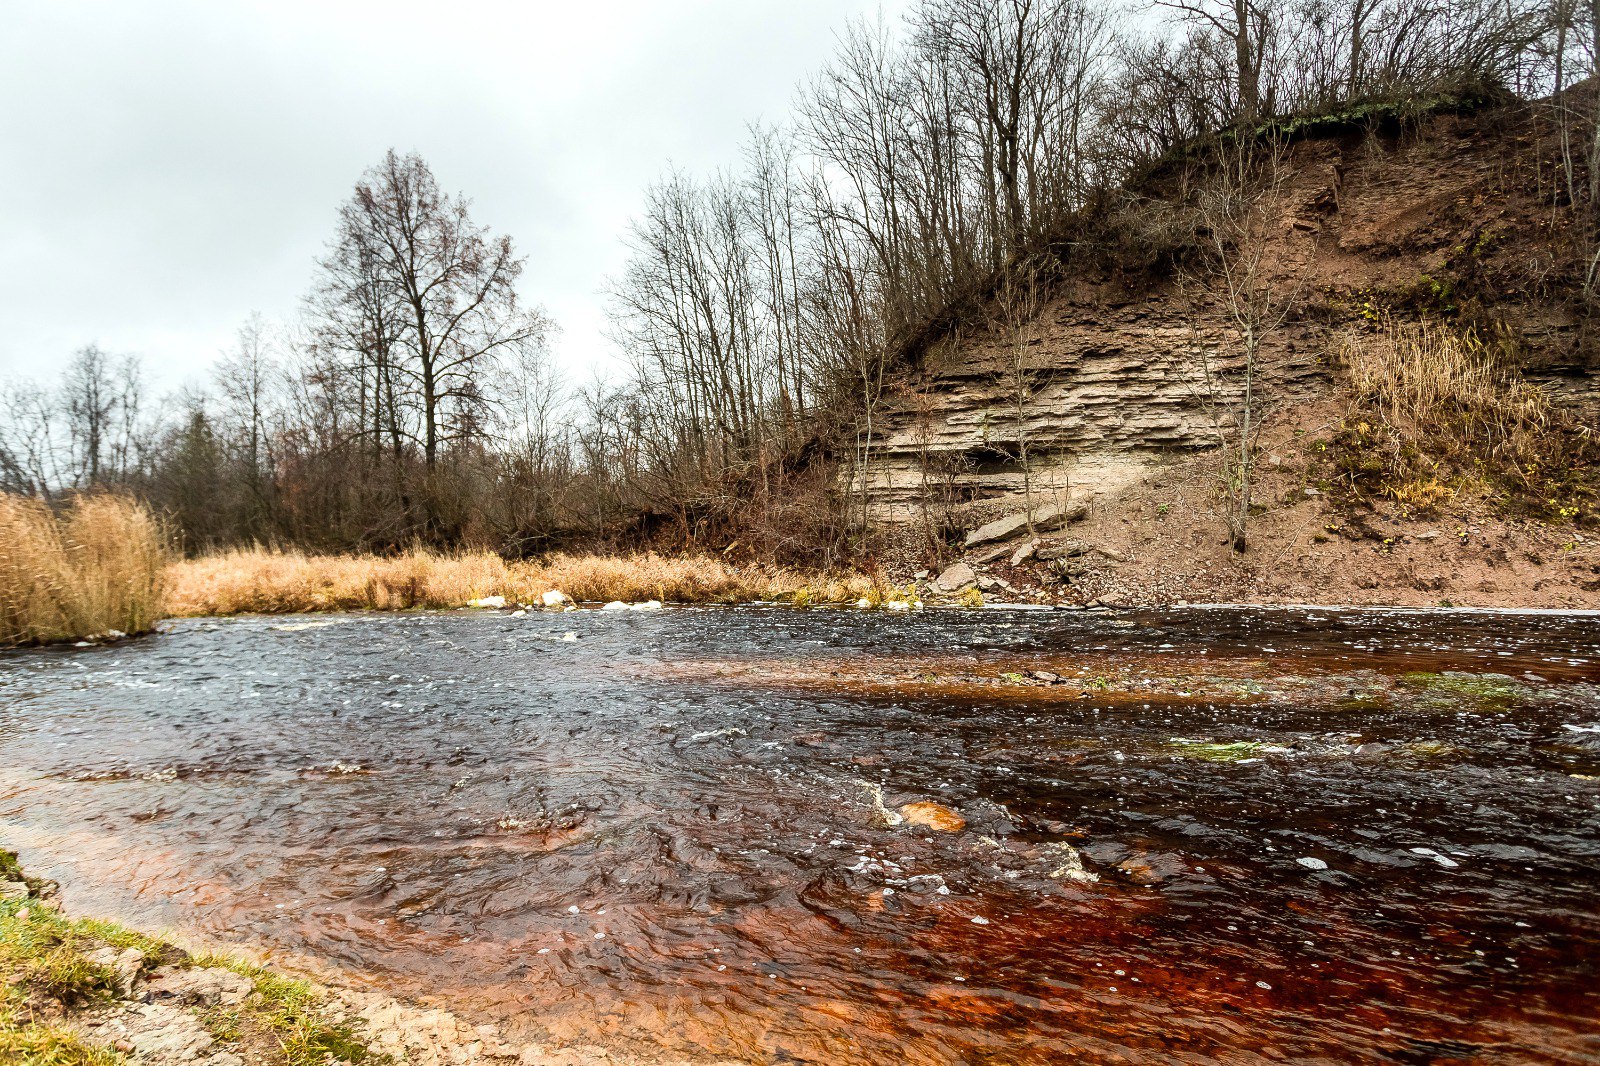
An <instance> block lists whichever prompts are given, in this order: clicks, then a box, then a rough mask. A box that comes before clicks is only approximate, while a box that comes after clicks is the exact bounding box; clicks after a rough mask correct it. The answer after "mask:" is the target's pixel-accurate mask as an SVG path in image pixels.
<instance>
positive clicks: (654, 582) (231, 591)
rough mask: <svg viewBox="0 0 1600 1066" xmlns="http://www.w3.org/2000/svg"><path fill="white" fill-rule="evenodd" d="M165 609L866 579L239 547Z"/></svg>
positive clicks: (857, 587) (825, 590) (698, 598)
mask: <svg viewBox="0 0 1600 1066" xmlns="http://www.w3.org/2000/svg"><path fill="white" fill-rule="evenodd" d="M169 581H170V591H169V593H168V599H167V610H168V613H170V614H172V615H175V616H180V617H193V616H198V615H226V614H241V613H262V614H281V613H289V612H302V611H349V610H380V611H381V610H405V609H409V608H449V607H460V606H463V605H464V604H466V603H467V601H469V600H474V599H480V598H482V597H486V596H504V597H505V598H506V600H507V601H508V602H514V603H538V602H539V600H540V597H541V596H542V595H543V594H544V593H545V592H547V591H550V590H559V591H561V592H563V593H565V594H566V595H567V596H568V597H570V598H572V599H574V600H579V601H594V602H607V601H611V600H623V601H627V602H639V601H643V600H661V601H663V602H667V603H739V602H749V601H753V600H768V601H796V600H798V601H801V602H812V603H825V602H843V601H854V600H855V599H857V598H858V597H861V596H865V595H867V594H868V593H869V592H870V591H871V584H870V582H868V581H867V579H865V578H862V577H858V576H853V575H850V576H835V575H827V574H817V573H805V572H801V571H795V570H782V569H769V568H764V567H754V566H733V565H730V564H728V563H725V562H722V561H721V560H718V559H714V558H709V557H705V556H698V557H682V558H678V557H666V556H660V555H653V554H647V555H629V556H599V555H584V556H569V555H558V556H554V557H553V558H551V559H549V560H546V561H544V562H512V563H508V562H506V561H505V560H504V559H501V558H500V557H499V556H496V555H492V554H489V553H487V552H477V553H468V554H459V555H441V554H436V553H433V552H427V551H413V552H409V553H407V554H405V555H399V556H393V557H379V556H371V555H365V556H329V555H304V554H301V553H298V552H277V551H266V550H261V549H257V550H251V551H234V552H228V553H225V554H221V555H212V556H207V557H205V558H202V559H194V560H188V561H184V562H180V563H177V564H175V565H174V566H173V568H172V571H171V574H170V577H169Z"/></svg>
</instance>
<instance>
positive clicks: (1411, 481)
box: [1335, 321, 1595, 519]
mask: <svg viewBox="0 0 1600 1066" xmlns="http://www.w3.org/2000/svg"><path fill="white" fill-rule="evenodd" d="M1339 356H1340V360H1341V362H1342V363H1343V364H1344V367H1345V369H1346V371H1347V373H1348V375H1349V383H1350V388H1351V391H1352V393H1353V394H1354V395H1353V399H1352V403H1351V407H1350V411H1349V414H1348V416H1347V417H1346V419H1345V421H1344V425H1343V427H1342V429H1341V431H1340V433H1339V434H1338V435H1337V437H1336V439H1335V443H1336V444H1337V445H1338V446H1339V452H1340V456H1339V460H1338V461H1339V465H1340V466H1341V467H1342V468H1343V469H1344V473H1345V474H1346V476H1347V477H1348V479H1349V481H1350V483H1351V486H1352V487H1353V488H1355V489H1357V490H1358V491H1360V490H1366V491H1377V492H1378V493H1380V494H1382V495H1385V496H1389V497H1391V498H1393V499H1394V500H1396V501H1397V502H1399V503H1401V504H1403V505H1405V506H1408V507H1415V508H1417V509H1420V510H1429V509H1432V508H1433V507H1435V506H1437V505H1439V504H1441V503H1443V502H1445V501H1446V500H1449V499H1452V498H1454V497H1456V496H1458V495H1461V494H1463V493H1466V494H1467V495H1469V496H1470V495H1484V496H1495V497H1498V498H1500V499H1501V500H1502V501H1503V502H1505V503H1510V504H1516V505H1518V506H1519V507H1521V508H1524V509H1527V510H1531V511H1534V512H1537V513H1543V514H1545V515H1547V516H1548V517H1559V518H1565V519H1570V518H1577V517H1580V516H1583V515H1586V514H1587V513H1588V511H1589V510H1590V509H1591V507H1590V504H1591V502H1592V496H1593V492H1592V486H1591V484H1590V481H1591V480H1592V479H1591V477H1590V476H1589V475H1590V470H1589V466H1590V460H1591V459H1592V451H1593V446H1594V443H1595V442H1594V440H1593V439H1592V437H1591V436H1590V435H1589V434H1588V433H1586V432H1585V431H1584V430H1583V428H1582V427H1580V426H1577V425H1576V424H1575V423H1574V422H1573V420H1572V418H1571V416H1570V415H1568V414H1567V413H1566V412H1565V411H1564V410H1563V409H1561V408H1559V407H1558V406H1556V405H1555V404H1554V403H1553V402H1552V400H1551V397H1550V393H1549V391H1548V390H1546V389H1544V388H1542V387H1540V386H1537V385H1534V384H1532V383H1530V382H1528V381H1527V380H1525V379H1524V378H1523V377H1522V376H1521V375H1520V374H1518V373H1517V372H1516V371H1515V370H1512V369H1508V368H1507V367H1505V366H1503V365H1502V364H1501V362H1500V361H1499V360H1498V359H1497V358H1496V354H1495V351H1494V350H1493V349H1492V348H1491V347H1490V346H1489V345H1487V344H1485V343H1484V342H1483V341H1482V340H1481V339H1480V338H1479V337H1478V336H1477V335H1476V334H1475V333H1473V332H1471V331H1470V330H1469V331H1466V332H1463V333H1458V332H1455V331H1453V330H1451V329H1450V328H1449V327H1447V326H1445V325H1443V324H1441V323H1437V322H1415V323H1403V322H1394V321H1385V322H1382V323H1380V324H1379V327H1378V329H1377V330H1376V331H1375V332H1362V333H1353V334H1350V335H1348V336H1346V337H1345V338H1344V340H1343V342H1342V343H1341V345H1340V347H1339Z"/></svg>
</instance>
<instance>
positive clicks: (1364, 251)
mask: <svg viewBox="0 0 1600 1066" xmlns="http://www.w3.org/2000/svg"><path fill="white" fill-rule="evenodd" d="M1538 127H1539V124H1538V121H1537V114H1530V112H1529V111H1528V110H1527V109H1525V108H1519V109H1512V108H1509V107H1502V108H1496V109H1492V110H1487V111H1480V112H1477V113H1462V114H1455V113H1450V114H1436V115H1434V116H1432V117H1429V118H1427V119H1425V120H1422V121H1420V122H1418V123H1415V124H1410V125H1407V126H1403V127H1402V126H1398V125H1392V126H1390V127H1388V128H1358V127H1355V126H1346V127H1343V128H1340V129H1338V130H1337V131H1335V132H1332V133H1327V134H1322V135H1315V136H1308V137H1305V138H1303V139H1300V140H1298V141H1297V142H1296V143H1295V144H1293V146H1292V147H1291V148H1290V150H1289V151H1288V154H1287V155H1286V157H1285V163H1284V166H1283V167H1282V169H1281V174H1282V177H1281V179H1280V182H1279V185H1278V189H1279V194H1278V195H1277V196H1276V197H1274V198H1273V201H1272V203H1273V222H1272V224H1271V225H1270V226H1268V227H1267V229H1268V231H1269V232H1268V233H1266V235H1265V236H1264V239H1263V247H1264V253H1263V257H1262V263H1263V266H1264V273H1265V276H1266V277H1267V278H1268V280H1269V282H1270V285H1271V288H1272V289H1273V290H1274V291H1275V292H1276V293H1277V294H1279V296H1280V298H1281V299H1284V300H1285V301H1287V302H1288V303H1290V304H1291V305H1292V310H1291V312H1290V314H1289V315H1288V318H1287V319H1286V320H1285V321H1284V322H1283V324H1282V326H1281V327H1280V328H1278V329H1276V330H1274V331H1273V332H1271V333H1270V334H1269V335H1268V336H1267V337H1266V338H1265V340H1264V342H1263V344H1262V348H1261V358H1260V368H1259V370H1260V381H1259V386H1260V397H1261V401H1262V410H1263V411H1264V413H1265V414H1266V417H1267V421H1266V423H1265V428H1264V430H1263V434H1262V438H1261V440H1262V445H1263V449H1262V467H1261V483H1260V491H1259V492H1258V494H1257V497H1256V498H1257V500H1258V501H1259V503H1260V504H1262V505H1263V506H1262V507H1261V508H1260V509H1259V510H1260V511H1261V512H1262V513H1261V514H1260V515H1259V516H1258V517H1257V519H1256V520H1255V525H1256V532H1255V533H1254V534H1253V536H1252V548H1251V550H1250V551H1249V552H1247V553H1245V554H1244V555H1243V556H1241V557H1238V558H1235V557H1234V556H1233V553H1232V552H1231V551H1230V550H1228V548H1227V547H1226V546H1225V545H1223V544H1221V543H1220V542H1221V541H1222V539H1223V536H1222V533H1223V525H1222V523H1221V521H1220V519H1219V518H1218V517H1217V514H1216V507H1215V502H1216V501H1215V497H1216V491H1215V490H1216V487H1217V476H1216V475H1217V464H1216V461H1215V451H1216V446H1217V443H1218V436H1217V431H1216V423H1215V415H1216V403H1215V401H1214V396H1215V394H1214V393H1209V392H1208V391H1207V388H1206V386H1205V384H1204V381H1203V376H1202V374H1201V373H1200V371H1199V369H1198V362H1199V361H1198V358H1197V355H1196V353H1197V352H1198V351H1205V352H1206V353H1208V356H1209V358H1210V359H1211V360H1212V361H1213V369H1216V368H1221V370H1222V371H1223V373H1224V375H1225V377H1226V379H1227V380H1228V381H1229V382H1230V387H1237V381H1238V380H1240V379H1239V378H1238V377H1237V375H1236V374H1235V375H1232V376H1229V371H1230V370H1236V369H1237V366H1238V358H1237V352H1238V350H1239V344H1238V343H1237V341H1238V337H1237V333H1236V331H1234V330H1233V329H1232V325H1231V322H1230V321H1229V319H1228V317H1227V316H1226V314H1225V310H1226V308H1225V307H1224V306H1223V305H1222V303H1221V302H1220V301H1219V299H1218V298H1217V294H1216V293H1215V292H1214V291H1210V290H1208V289H1207V288H1206V287H1205V286H1204V285H1201V284H1197V283H1195V282H1193V281H1189V282H1186V281H1185V280H1184V271H1183V270H1182V269H1181V268H1174V267H1173V266H1172V265H1171V264H1170V263H1168V264H1164V265H1160V266H1157V267H1155V268H1147V269H1138V270H1135V269H1130V268H1128V267H1127V266H1126V264H1124V263H1120V262H1118V261H1117V259H1116V257H1115V255H1112V256H1105V255H1100V256H1087V255H1085V256H1081V257H1074V256H1073V255H1072V254H1071V253H1070V252H1069V253H1068V254H1067V255H1066V256H1065V264H1066V266H1065V269H1064V270H1063V271H1062V273H1063V275H1064V277H1063V278H1062V279H1061V280H1060V281H1058V282H1057V283H1055V284H1054V285H1053V286H1052V287H1051V289H1050V290H1049V295H1048V297H1047V298H1046V299H1044V300H1043V301H1042V302H1041V303H1040V304H1039V305H1038V308H1037V313H1036V314H1033V315H1031V316H1029V318H1028V320H1027V321H1026V322H1025V323H1016V322H1015V319H1014V318H1013V319H1009V320H1008V319H1007V318H1006V316H1005V315H1004V314H997V313H991V314H987V315H979V316H976V317H977V318H979V319H982V320H983V321H977V322H973V321H969V322H967V323H966V324H965V325H964V326H961V327H959V328H956V329H952V330H951V331H949V332H948V333H947V334H946V335H944V336H943V337H941V338H940V339H938V340H937V341H936V342H934V343H933V344H931V345H929V346H928V347H927V349H926V350H925V351H924V352H922V353H921V358H920V359H919V360H918V361H917V365H916V366H915V367H914V368H911V369H907V370H906V371H905V372H904V373H903V374H902V376H901V377H900V378H898V379H897V381H896V383H895V387H894V390H893V395H892V397H891V399H890V400H889V402H888V403H887V404H886V405H885V410H884V411H883V412H882V413H881V414H880V415H879V419H878V420H879V424H880V426H882V427H883V430H882V433H881V435H880V436H879V437H878V439H877V440H876V451H875V453H874V455H873V456H872V459H871V462H870V464H869V465H868V466H867V468H866V475H865V483H866V485H867V486H868V489H869V492H870V497H871V500H872V502H873V506H874V508H875V510H876V512H877V514H878V516H879V517H880V518H882V519H886V520H889V521H891V522H894V523H898V529H899V541H900V545H899V550H898V551H897V552H894V553H892V554H893V555H894V557H895V558H897V559H898V560H900V561H901V563H902V565H903V566H904V567H912V566H915V565H916V563H917V560H918V559H919V558H921V559H926V558H927V557H928V556H929V554H930V550H929V549H930V547H931V546H932V545H935V544H936V543H938V542H939V539H940V538H939V536H938V533H939V528H940V527H944V529H945V530H946V532H948V530H949V529H951V528H954V529H970V528H972V527H974V526H976V525H977V524H979V523H981V522H982V521H984V520H985V519H990V518H994V517H996V516H999V515H1003V514H1007V513H1014V512H1019V511H1023V510H1025V509H1026V508H1027V507H1029V506H1033V507H1038V506H1041V505H1044V504H1055V505H1058V506H1061V507H1064V508H1065V509H1066V510H1069V511H1072V510H1077V509H1080V508H1079V507H1078V505H1079V504H1086V505H1087V512H1088V517H1087V518H1086V519H1084V521H1083V524H1082V525H1079V526H1076V527H1075V528H1073V529H1072V530H1071V531H1070V535H1071V537H1072V538H1075V539H1077V540H1082V541H1085V542H1089V543H1090V544H1091V545H1092V546H1094V547H1104V548H1107V549H1109V550H1110V551H1111V552H1112V553H1113V557H1112V558H1110V559H1108V558H1107V557H1106V556H1104V555H1101V554H1099V553H1096V552H1093V551H1090V552H1087V553H1081V554H1078V555H1076V556H1074V557H1073V558H1075V559H1076V560H1078V561H1077V562H1075V563H1073V564H1071V565H1070V566H1067V565H1064V564H1061V563H1059V562H1057V563H1056V564H1054V565H1053V566H1049V565H1041V564H1040V563H1039V561H1037V560H1018V564H1017V565H1016V566H1012V565H1011V564H1010V557H1011V555H1012V554H1015V551H1014V549H1015V548H1016V547H1018V546H1019V544H1020V542H1017V541H1013V542H1011V543H1010V549H1012V550H1008V551H1007V552H1005V553H1004V557H1003V558H1002V559H999V560H984V559H981V558H980V559H979V560H978V561H979V562H980V564H983V563H987V564H988V565H990V566H992V567H998V568H999V569H997V570H995V572H994V574H993V575H992V577H991V581H990V586H991V591H993V592H997V593H999V594H1002V595H1008V596H1011V595H1019V593H1014V592H1013V591H1012V590H1010V589H1007V588H1006V586H1005V585H1004V584H1001V585H995V584H993V578H998V579H999V580H1000V581H1002V582H1010V583H1012V584H1014V585H1016V586H1017V587H1019V588H1026V587H1031V586H1038V587H1040V588H1041V589H1042V590H1043V591H1042V592H1041V595H1048V596H1050V597H1052V598H1062V599H1066V600H1069V601H1074V600H1076V601H1084V600H1089V599H1092V598H1095V597H1097V596H1101V595H1103V594H1108V593H1115V594H1117V595H1121V596H1125V597H1127V598H1129V599H1133V600H1148V601H1171V600H1175V599H1180V598H1185V599H1190V600H1205V599H1218V598H1221V599H1259V600H1271V599H1281V600H1300V599H1311V600H1324V601H1340V600H1343V601H1349V602H1397V603H1404V602H1409V603H1436V602H1439V601H1441V600H1448V601H1451V602H1492V603H1504V604H1513V603H1515V604H1521V605H1540V604H1546V603H1548V604H1549V605H1552V606H1553V605H1557V604H1565V605H1571V604H1576V603H1586V604H1595V605H1600V572H1596V571H1595V569H1594V567H1595V565H1596V563H1597V562H1600V559H1597V558H1596V555H1595V548H1596V546H1597V544H1596V539H1595V537H1594V536H1593V534H1592V533H1590V534H1586V533H1585V532H1584V531H1583V530H1582V529H1581V528H1578V527H1577V526H1575V525H1574V524H1573V523H1571V522H1567V523H1561V522H1547V521H1538V520H1535V519H1531V518H1517V517H1514V515H1515V514H1517V513H1519V512H1518V509H1516V508H1509V507H1506V506H1504V505H1503V501H1501V503H1500V504H1496V502H1495V501H1492V500H1486V499H1482V498H1476V497H1472V496H1471V494H1465V493H1463V494H1459V495H1456V496H1452V497H1450V498H1445V499H1439V498H1433V499H1430V500H1428V501H1427V506H1426V507H1419V506H1416V501H1385V500H1381V499H1356V498H1355V497H1356V496H1357V495H1358V494H1355V493H1350V492H1344V491H1342V489H1343V488H1344V487H1345V486H1344V485H1343V482H1342V481H1341V477H1342V474H1341V471H1340V470H1339V469H1338V468H1337V465H1336V464H1335V463H1333V462H1332V461H1331V457H1330V452H1329V449H1330V440H1331V439H1332V438H1333V437H1334V436H1335V435H1336V434H1337V433H1338V431H1339V430H1340V428H1341V426H1342V424H1343V423H1344V421H1345V419H1346V418H1347V417H1348V416H1349V414H1350V397H1349V394H1348V390H1347V389H1346V388H1345V385H1344V380H1343V374H1342V372H1341V369H1340V367H1339V365H1338V360H1337V358H1336V352H1337V348H1338V343H1339V339H1340V338H1341V337H1342V336H1343V335H1345V334H1346V333H1347V331H1349V330H1351V329H1352V328H1355V329H1359V328H1361V327H1363V326H1364V325H1370V323H1371V321H1372V320H1373V319H1375V318H1377V317H1380V316H1382V315H1392V316H1395V317H1398V318H1407V319H1409V318H1416V317H1426V318H1430V319H1436V320H1440V321H1443V322H1446V323H1449V324H1451V325H1452V326H1453V327H1454V328H1458V329H1463V330H1464V329H1466V328H1469V327H1470V328H1474V329H1476V330H1477V331H1478V332H1479V334H1480V335H1484V336H1492V337H1493V338H1494V342H1495V346H1496V349H1497V350H1498V351H1500V352H1502V353H1504V355H1505V357H1506V358H1507V360H1508V362H1510V363H1514V364H1515V367H1514V369H1515V370H1517V371H1520V373H1522V374H1523V375H1525V376H1526V377H1527V378H1528V379H1529V380H1531V381H1534V382H1537V383H1541V384H1543V385H1546V386H1547V387H1548V388H1549V390H1550V392H1551V395H1552V397H1553V399H1554V400H1555V402H1556V405H1557V406H1558V407H1559V408H1560V409H1561V410H1562V411H1563V412H1566V415H1564V417H1567V416H1570V417H1571V418H1573V419H1576V420H1579V421H1580V422H1586V423H1587V424H1588V425H1590V426H1593V425H1596V424H1600V423H1597V421H1596V417H1595V416H1596V412H1597V410H1600V355H1597V347H1596V345H1595V344H1594V343H1593V340H1592V336H1591V330H1590V328H1589V327H1587V326H1586V323H1585V320H1584V317H1583V315H1582V313H1581V308H1580V306H1579V302H1578V300H1577V299H1576V288H1577V283H1576V280H1575V278H1576V277H1577V276H1579V275H1578V272H1577V268H1576V264H1575V261H1574V258H1573V253H1572V252H1571V251H1570V250H1569V247H1568V241H1567V236H1568V235H1567V232H1566V229H1567V227H1566V224H1565V220H1564V214H1563V212H1562V211H1560V210H1557V209H1554V208H1552V207H1551V206H1550V200H1551V197H1550V191H1549V190H1550V182H1551V181H1552V180H1553V172H1552V170H1551V169H1550V160H1549V153H1548V146H1547V143H1546V142H1547V141H1548V137H1547V135H1545V134H1544V133H1542V132H1541V131H1540V129H1539V128H1538ZM1177 180H1178V179H1177V177H1176V176H1175V175H1173V174H1171V173H1168V174H1166V175H1160V174H1158V175H1157V176H1156V177H1155V178H1153V179H1152V182H1151V187H1152V188H1153V189H1156V190H1162V189H1163V182H1165V183H1166V185H1165V189H1166V191H1168V192H1170V190H1171V188H1172V187H1173V186H1174V185H1175V184H1176V182H1177ZM1142 210H1143V211H1144V212H1145V214H1146V216H1147V224H1155V223H1150V222H1149V219H1150V218H1156V219H1158V220H1159V216H1160V213H1161V212H1162V211H1163V210H1164V205H1163V203H1162V201H1161V199H1160V197H1159V196H1158V197H1155V198H1153V201H1152V203H1150V204H1149V205H1148V206H1146V207H1145V208H1143V209H1142ZM1024 454H1026V456H1027V460H1026V461H1025V462H1024V461H1023V460H1022V459H1021V458H1020V457H1021V456H1022V455H1024ZM1036 531H1037V529H1036ZM1418 536H1422V537H1425V538H1426V539H1423V540H1419V541H1415V543H1416V544H1417V545H1418V546H1419V547H1418V549H1417V550H1416V551H1412V550H1411V549H1410V548H1409V547H1407V544H1408V543H1410V542H1411V538H1414V537H1418ZM1502 542H1503V543H1502ZM1444 544H1448V545H1451V546H1452V549H1451V551H1449V552H1443V551H1442V550H1435V549H1436V548H1439V547H1440V546H1441V545H1444ZM1057 547H1058V548H1059V546H1057ZM1045 548H1046V554H1051V546H1050V545H1049V544H1046V545H1045ZM1458 549H1459V550H1458ZM994 553H995V548H994V547H993V546H990V547H989V548H988V550H987V554H990V555H993V554H994ZM978 554H979V555H980V556H981V555H983V554H985V552H983V551H979V552H978ZM1373 556H1377V557H1376V558H1373ZM1523 556H1528V557H1529V559H1532V558H1537V559H1538V560H1539V561H1537V562H1532V561H1529V559H1523V558H1522V557H1523ZM1118 557H1120V559H1121V560H1122V561H1121V562H1120V563H1119V562H1117V558H1118ZM1502 557H1504V558H1503V559H1502ZM949 559H950V556H949V553H948V551H946V552H944V553H943V554H942V558H940V559H939V560H938V561H939V562H941V563H942V562H948V561H949ZM1097 559H1098V560H1100V561H1101V562H1102V563H1104V564H1105V565H1097V564H1096V563H1095V562H1094V560H1097ZM1519 559H1520V560H1522V561H1521V562H1520V563H1518V562H1517V561H1516V560H1519ZM1480 563H1481V564H1482V565H1481V567H1480V565H1479V564H1480ZM923 565H926V563H924V564H923ZM1477 569H1484V570H1485V573H1484V574H1477ZM1068 571H1072V573H1070V574H1067V580H1066V581H1065V582H1063V581H1062V580H1061V578H1062V575H1063V574H1066V573H1067V572H1068ZM1524 571H1525V572H1524Z"/></svg>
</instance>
